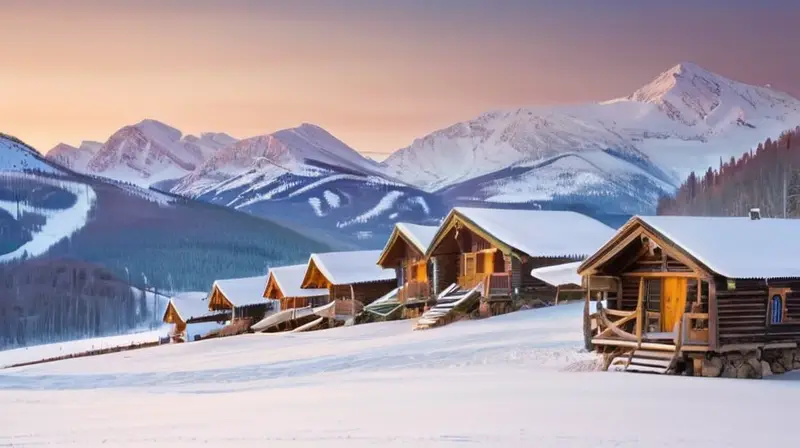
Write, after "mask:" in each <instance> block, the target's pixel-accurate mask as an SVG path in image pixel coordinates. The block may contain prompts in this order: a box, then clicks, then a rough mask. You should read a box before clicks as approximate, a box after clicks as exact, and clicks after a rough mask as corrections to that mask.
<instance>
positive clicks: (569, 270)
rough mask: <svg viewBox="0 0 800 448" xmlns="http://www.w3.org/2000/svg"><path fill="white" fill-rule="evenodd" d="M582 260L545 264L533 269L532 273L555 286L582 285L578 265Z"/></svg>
mask: <svg viewBox="0 0 800 448" xmlns="http://www.w3.org/2000/svg"><path fill="white" fill-rule="evenodd" d="M581 263H582V262H580V261H576V262H573V263H565V264H557V265H554V266H545V267H542V268H536V269H534V270H533V271H531V275H532V276H534V277H535V278H538V279H539V280H541V281H543V282H545V283H548V284H550V285H553V286H563V285H580V284H581V276H580V275H578V266H580V265H581Z"/></svg>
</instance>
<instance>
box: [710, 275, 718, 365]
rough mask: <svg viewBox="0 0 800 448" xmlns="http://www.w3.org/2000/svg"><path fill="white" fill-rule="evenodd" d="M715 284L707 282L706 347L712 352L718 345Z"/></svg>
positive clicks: (712, 281)
mask: <svg viewBox="0 0 800 448" xmlns="http://www.w3.org/2000/svg"><path fill="white" fill-rule="evenodd" d="M718 320H719V319H717V284H716V283H715V282H714V279H710V280H709V281H708V347H709V348H710V349H711V350H712V351H713V350H716V349H717V346H718V345H719V334H717V321H718Z"/></svg>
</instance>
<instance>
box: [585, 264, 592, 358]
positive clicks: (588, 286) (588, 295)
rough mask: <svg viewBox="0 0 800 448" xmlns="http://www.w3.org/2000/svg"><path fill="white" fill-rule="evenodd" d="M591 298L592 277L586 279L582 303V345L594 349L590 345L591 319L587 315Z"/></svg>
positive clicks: (587, 348)
mask: <svg viewBox="0 0 800 448" xmlns="http://www.w3.org/2000/svg"><path fill="white" fill-rule="evenodd" d="M591 299H592V277H588V278H587V279H586V300H585V301H584V303H583V345H584V348H586V350H589V351H591V350H592V349H594V346H593V345H592V319H591V317H590V316H589V302H590V301H591Z"/></svg>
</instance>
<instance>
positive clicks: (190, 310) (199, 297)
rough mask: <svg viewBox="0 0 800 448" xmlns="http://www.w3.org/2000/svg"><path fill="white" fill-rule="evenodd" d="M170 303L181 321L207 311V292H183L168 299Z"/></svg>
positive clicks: (201, 314)
mask: <svg viewBox="0 0 800 448" xmlns="http://www.w3.org/2000/svg"><path fill="white" fill-rule="evenodd" d="M169 305H171V306H172V307H173V308H174V309H175V311H176V312H177V313H178V316H179V317H180V319H181V320H182V321H183V322H186V321H188V320H189V319H192V318H196V317H200V316H203V315H205V314H206V313H208V294H207V293H205V292H184V293H180V294H176V295H175V296H173V297H171V298H170V299H169Z"/></svg>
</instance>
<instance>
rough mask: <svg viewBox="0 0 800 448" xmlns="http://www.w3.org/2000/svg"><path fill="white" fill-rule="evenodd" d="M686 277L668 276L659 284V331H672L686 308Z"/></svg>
mask: <svg viewBox="0 0 800 448" xmlns="http://www.w3.org/2000/svg"><path fill="white" fill-rule="evenodd" d="M686 280H687V279H686V278H680V277H668V278H665V279H664V283H663V284H662V285H661V331H667V332H669V331H672V330H673V329H674V328H675V324H676V323H678V321H679V320H680V319H681V317H682V316H683V312H684V310H685V309H686Z"/></svg>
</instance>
